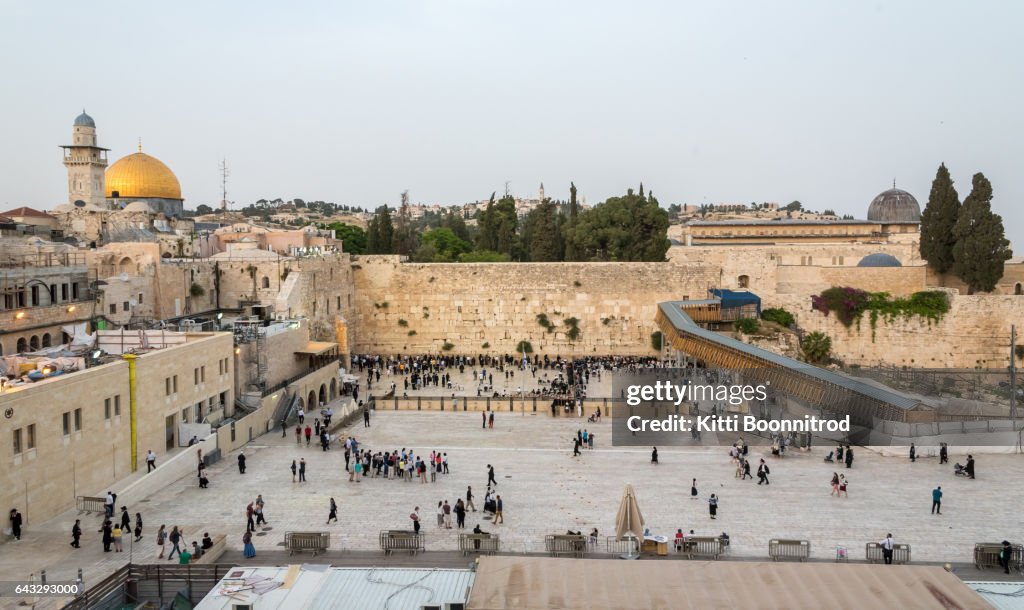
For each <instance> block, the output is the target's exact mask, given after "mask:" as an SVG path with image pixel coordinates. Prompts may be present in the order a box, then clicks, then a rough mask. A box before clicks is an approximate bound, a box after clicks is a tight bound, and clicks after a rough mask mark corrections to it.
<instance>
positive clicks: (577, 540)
mask: <svg viewBox="0 0 1024 610" xmlns="http://www.w3.org/2000/svg"><path fill="white" fill-rule="evenodd" d="M544 550H545V551H546V552H548V553H551V554H552V555H555V556H558V555H572V556H574V557H583V552H584V551H586V550H587V537H586V536H583V535H579V536H577V535H575V534H552V535H549V536H545V537H544Z"/></svg>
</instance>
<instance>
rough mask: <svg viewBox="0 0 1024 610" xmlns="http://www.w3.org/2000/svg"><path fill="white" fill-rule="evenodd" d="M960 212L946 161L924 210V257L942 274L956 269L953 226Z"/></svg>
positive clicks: (922, 230) (922, 231)
mask: <svg viewBox="0 0 1024 610" xmlns="http://www.w3.org/2000/svg"><path fill="white" fill-rule="evenodd" d="M959 214H960V197H959V196H958V195H957V192H956V189H955V188H953V180H952V178H950V177H949V170H948V169H946V164H945V163H943V164H942V165H940V166H939V169H938V171H936V172H935V180H933V181H932V190H931V192H930V193H929V194H928V205H926V206H925V208H924V212H922V213H921V246H920V251H921V258H923V259H924V260H926V261H928V264H929V265H931V266H932V267H933V268H934V269H935V270H936V271H938V272H939V273H946V272H947V271H949V270H950V269H952V268H953V246H954V245H955V244H956V237H954V236H953V227H955V226H956V224H957V217H958V216H959Z"/></svg>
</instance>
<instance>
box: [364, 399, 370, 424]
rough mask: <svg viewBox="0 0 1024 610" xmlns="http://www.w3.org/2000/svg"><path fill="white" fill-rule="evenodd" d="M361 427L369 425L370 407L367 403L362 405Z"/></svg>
mask: <svg viewBox="0 0 1024 610" xmlns="http://www.w3.org/2000/svg"><path fill="white" fill-rule="evenodd" d="M363 427H364V428H369V427H370V407H369V405H367V406H365V407H363Z"/></svg>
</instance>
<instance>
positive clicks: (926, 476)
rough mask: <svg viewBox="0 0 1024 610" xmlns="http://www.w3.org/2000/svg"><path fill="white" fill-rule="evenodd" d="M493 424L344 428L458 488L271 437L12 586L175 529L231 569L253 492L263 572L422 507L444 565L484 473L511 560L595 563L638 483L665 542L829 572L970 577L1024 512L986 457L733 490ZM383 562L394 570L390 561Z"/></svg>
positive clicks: (712, 471) (540, 420) (88, 567)
mask: <svg viewBox="0 0 1024 610" xmlns="http://www.w3.org/2000/svg"><path fill="white" fill-rule="evenodd" d="M480 422H481V419H480V416H479V413H462V412H454V413H453V412H415V411H398V412H394V411H390V412H389V411H377V412H374V413H372V416H371V426H370V427H368V428H366V427H364V426H363V422H362V420H361V419H357V421H356V422H355V423H353V424H351V425H350V426H349V427H347V428H346V429H344V430H341V431H339V434H341V435H352V436H355V437H356V438H357V439H358V440H359V442H360V446H361V448H365V449H367V450H369V451H378V450H380V451H384V450H389V451H390V450H393V449H398V450H401V449H402V448H403V447H404V448H407V449H412V450H415V451H416V452H417V453H418V454H429V452H430V451H431V450H437V451H441V452H446V453H447V454H448V459H449V464H450V472H451V474H448V475H438V476H437V481H436V482H435V483H426V484H423V483H420V482H418V481H416V480H414V481H412V482H407V481H402V480H384V479H381V478H366V479H364V480H363V481H362V482H360V483H355V482H349V481H348V476H347V474H346V473H345V471H344V454H343V451H340V450H338V449H337V448H333V449H331V450H330V451H328V452H324V451H322V450H321V449H320V447H319V446H317V445H316V443H313V444H312V445H311V446H310V447H308V448H307V447H306V446H305V441H303V443H302V445H301V446H296V443H295V440H294V435H293V434H292V433H291V430H289V433H288V434H287V436H286V437H284V438H282V437H281V435H280V434H279V433H275V432H274V431H272V432H271V433H269V434H266V435H264V436H262V437H259V438H257V439H255V440H254V441H252V442H251V443H249V444H247V445H245V446H244V447H243V449H242V451H244V453H245V455H246V458H247V462H246V463H247V469H246V473H245V474H244V475H242V474H239V472H238V469H237V466H236V456H237V452H235V453H230V454H228V455H226V456H224V457H223V459H221V460H220V461H219V462H218V463H216V464H215V465H213V466H211V467H210V468H208V471H209V478H210V487H209V488H208V489H199V488H198V486H197V484H196V480H195V479H194V478H193V477H185V478H183V479H181V480H180V481H177V482H175V483H173V484H171V485H169V486H168V487H167V488H165V489H163V490H161V491H160V492H158V493H156V494H154V495H152V496H151V497H149V498H146V499H145V500H143V501H142V502H141V503H139V504H137V505H135V506H128V511H129V513H131V514H132V515H134V513H135V512H141V513H142V515H143V519H144V521H145V524H146V526H145V531H144V533H143V536H144V537H143V539H142V540H141V541H140V542H139V543H135V544H133V545H132V546H131V548H129V542H128V538H129V536H126V542H125V552H124V553H122V554H115V553H103V551H102V546H101V544H100V539H99V538H100V537H99V535H98V534H97V533H96V529H98V528H99V525H100V522H101V515H96V514H90V515H78V514H76V512H75V511H68V512H66V513H64V514H62V515H61V516H60V517H58V518H55V519H52V520H50V521H47V522H45V523H39V524H35V523H33V524H29V526H28V527H27V528H26V530H25V532H24V533H23V539H22V540H21V541H19V542H13V543H10V544H8V545H5V548H4V552H3V553H0V571H3V573H5V574H7V575H9V576H10V577H12V578H13V577H17V578H28V577H29V575H30V574H36V575H38V574H39V573H40V571H41V570H46V571H47V575H48V579H49V580H51V581H59V580H72V579H74V578H75V576H76V572H77V570H78V569H79V568H82V569H84V578H85V580H86V583H89V582H93V583H94V582H96V580H98V579H100V578H102V577H103V576H105V575H106V574H108V573H110V572H112V571H113V570H114V569H115V568H116V567H118V566H120V565H121V564H123V563H126V562H128V561H129V560H131V561H133V562H135V563H155V562H157V561H158V560H157V553H158V551H157V547H156V542H155V532H156V529H157V528H158V527H159V525H161V524H164V525H166V526H167V528H168V529H170V528H171V526H173V525H178V526H179V527H181V528H183V530H184V531H185V533H186V534H185V537H184V540H185V541H187V542H188V543H191V542H192V541H193V540H196V541H198V540H199V539H200V538H201V537H202V535H203V533H204V532H210V534H211V535H217V534H226V535H227V547H228V552H227V554H226V556H230V557H231V558H232V560H236V559H241V556H240V553H239V552H238V551H240V549H241V546H242V543H241V538H242V534H243V533H244V532H245V521H246V517H245V507H246V505H247V504H248V503H249V502H251V501H253V500H254V499H255V498H256V495H257V494H262V495H263V498H264V500H265V502H266V508H265V515H266V518H267V521H268V522H269V523H268V524H267V526H265V527H263V526H261V527H260V528H257V532H256V534H255V535H254V537H253V542H254V545H255V546H256V550H257V555H256V557H255V558H254V559H252V560H245V562H246V563H253V564H257V565H258V564H259V563H260V562H261V554H262V556H266V555H268V554H270V555H271V556H275V557H278V558H280V554H279V553H276V552H277V551H282V550H283V548H282V547H283V540H284V535H285V532H287V531H296V530H297V531H311V530H312V531H328V532H331V535H332V545H331V552H330V555H335V554H336V553H337V552H339V551H340V554H341V556H344V554H345V553H346V552H360V551H366V552H372V551H377V549H378V546H377V543H378V539H377V537H378V532H379V530H382V529H410V528H411V523H410V521H409V513H410V512H412V510H413V508H414V507H415V506H419V507H420V514H421V518H422V523H423V532H424V533H425V534H426V543H425V546H426V549H427V551H428V552H427V554H426V556H425V560H426V561H429V557H430V555H431V553H432V552H435V551H454V550H456V549H457V548H458V544H457V538H458V534H459V533H460V532H459V530H457V529H451V530H446V529H438V528H437V527H436V523H435V519H434V515H435V512H436V508H437V503H438V502H439V501H443V500H448V502H449V503H450V504H454V502H455V500H456V499H457V498H460V497H462V498H464V497H465V493H466V487H467V486H469V485H471V486H472V487H473V492H474V496H475V503H476V505H477V508H478V509H480V508H482V503H483V494H484V491H485V489H486V481H487V470H486V465H487V464H492V465H493V466H494V468H495V474H496V478H497V481H498V486H497V488H496V491H497V492H498V493H499V494H501V496H502V499H503V501H504V514H505V523H504V524H499V525H493V524H491V523H490V521H489V520H487V519H486V518H485V517H484V513H482V512H479V511H478V512H476V513H473V512H469V513H468V514H467V517H466V526H467V529H466V531H467V532H468V531H470V530H472V528H473V527H474V526H475V525H476V524H478V523H479V524H480V525H481V527H482V529H483V530H485V531H488V532H491V533H496V534H499V535H500V536H501V544H502V551H503V552H512V553H542V552H543V551H544V546H543V540H544V536H545V535H547V534H554V533H564V532H565V531H567V530H573V531H583V532H584V533H588V532H589V531H590V530H591V529H592V528H594V527H596V528H598V530H599V532H600V534H601V540H602V545H599V548H595V549H592V550H593V551H594V552H603V539H604V536H605V535H613V531H614V526H615V513H616V510H617V507H618V504H619V500H620V498H621V495H622V490H623V488H624V486H625V485H626V484H627V483H631V484H632V485H633V486H634V487H635V489H636V492H637V497H638V499H639V503H640V508H641V510H642V512H643V515H644V517H645V520H646V526H647V527H648V528H650V529H651V531H652V533H654V534H661V535H665V536H669V537H670V538H671V537H672V535H673V534H674V532H675V531H676V530H677V529H682V530H683V531H684V532H689V530H691V529H692V530H694V532H695V533H696V534H697V535H705V536H710V535H718V534H720V533H721V532H727V533H728V534H729V536H730V538H731V548H730V550H729V555H728V556H729V557H732V558H748V559H755V558H760V559H764V558H765V557H766V551H767V544H768V540H769V539H771V538H802V539H807V540H810V541H811V544H812V550H811V557H812V559H818V560H832V559H834V557H835V551H836V547H837V546H843V547H846V548H848V549H849V551H850V555H851V558H853V559H854V560H857V559H860V558H862V554H861V551H860V549H862V548H863V545H864V544H865V543H866V542H877V541H878V540H881V539H882V538H884V537H885V535H886V533H888V532H892V533H893V535H894V537H895V540H896V541H897V542H900V543H909V544H910V545H911V546H912V548H913V561H914V563H922V562H933V563H946V562H950V563H955V564H964V563H970V561H971V553H972V550H973V545H974V543H975V542H979V541H998V540H1002V539H1004V538H1010V539H1011V540H1012V538H1013V534H1014V532H1013V531H1012V530H1009V529H1007V525H1008V524H1012V523H1015V522H1016V519H1017V518H1016V516H1015V515H1016V511H1017V506H1016V499H1015V497H1014V494H1011V493H1007V490H1008V489H1009V486H1010V485H1012V483H1011V482H1012V481H1014V480H1016V479H1017V478H1018V477H1019V476H1020V475H1021V474H1024V467H1022V466H1021V465H1020V462H1019V460H1017V459H1015V457H1014V456H1012V455H985V456H982V457H980V458H979V462H978V478H977V479H976V480H968V479H966V478H962V477H954V476H953V472H952V467H951V466H949V465H942V466H940V465H938V460H937V459H920V460H919V461H918V462H916V463H910V461H909V460H908V459H906V458H905V457H882V456H880V455H878V454H876V453H875V452H874V451H872V450H870V449H869V448H859V449H858V450H857V457H856V460H855V462H854V465H853V468H851V469H849V470H847V469H845V468H843V469H842V470H839V467H838V465H834V464H826V463H823V462H822V457H823V456H824V455H825V454H826V453H827V452H828V449H829V448H827V447H816V448H815V449H814V450H813V451H812V452H810V453H801V452H799V451H790V452H787V454H786V457H784V458H773V457H772V456H771V455H770V451H767V447H763V446H756V445H755V446H752V447H751V452H750V455H749V456H748V457H749V458H750V459H751V460H752V461H753V462H754V463H755V464H756V463H757V461H758V459H759V458H761V457H764V458H765V459H766V460H767V461H768V463H769V465H770V466H771V476H770V480H771V485H769V486H763V485H762V486H758V485H757V484H756V480H753V481H752V480H749V479H748V480H746V481H741V480H739V479H736V478H735V477H734V466H733V464H732V462H731V460H730V459H729V456H728V450H727V448H726V447H723V446H715V447H695V448H668V447H666V448H660V449H659V463H658V464H651V463H650V449H649V448H615V447H610V446H609V441H610V427H611V423H610V422H608V421H605V422H603V423H598V424H593V423H588V422H586V421H585V420H579V419H575V418H551V417H550V416H548V415H546V414H519V413H514V414H509V413H500V412H499V413H498V414H497V415H496V417H495V424H494V428H493V429H482V428H481V424H480ZM583 427H586V428H587V429H588V431H593V432H596V434H597V436H596V439H597V441H596V445H595V448H594V449H593V450H583V454H582V455H581V456H580V457H573V456H572V444H571V439H572V438H573V436H574V435H575V434H576V430H577V429H578V428H583ZM299 458H305V460H306V462H307V480H308V482H306V483H304V484H303V483H293V482H292V474H291V471H290V470H289V468H290V465H291V462H292V460H293V459H295V460H298V459H299ZM833 471H838V472H843V473H844V474H845V475H846V476H847V478H848V479H849V481H850V486H849V492H850V495H849V497H844V498H836V497H830V495H829V490H830V487H829V480H830V478H831V476H832V473H833ZM138 476H146V475H144V474H143V475H138ZM693 478H696V479H697V487H698V490H699V497H698V498H697V499H696V500H694V499H691V498H690V483H691V479H693ZM937 485H941V486H942V488H943V491H944V492H945V495H944V498H943V506H942V508H943V510H942V513H943V514H942V515H941V516H939V515H931V514H929V508H930V505H931V490H932V489H934V487H935V486H937ZM114 491H115V492H116V491H117V489H116V488H115V489H114ZM711 493H715V494H717V496H718V497H719V498H720V505H719V511H718V518H717V519H716V520H714V521H712V520H711V519H710V518H709V516H708V506H707V498H708V497H709V495H710V494H711ZM332 497H333V498H334V499H335V500H336V502H337V503H338V507H339V511H338V523H337V524H334V523H331V524H329V525H325V524H324V521H326V518H327V512H328V503H329V498H332ZM117 508H118V510H120V506H118V507H117ZM76 518H81V519H82V529H83V531H84V535H83V537H82V548H81V549H73V548H71V547H70V546H69V545H68V542H69V541H70V531H71V527H72V524H73V523H74V520H75V519H76ZM168 548H169V547H168ZM378 552H379V551H378ZM379 557H380V560H379V561H381V562H383V561H385V560H384V557H383V553H380V555H379ZM302 560H303V559H300V558H296V559H294V560H293V561H302ZM162 561H163V562H165V563H169V562H168V560H167V559H163V560H162ZM376 561H377V560H374V562H375V563H376Z"/></svg>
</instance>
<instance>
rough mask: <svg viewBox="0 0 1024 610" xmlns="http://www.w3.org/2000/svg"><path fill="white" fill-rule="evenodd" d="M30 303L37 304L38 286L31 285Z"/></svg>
mask: <svg viewBox="0 0 1024 610" xmlns="http://www.w3.org/2000/svg"><path fill="white" fill-rule="evenodd" d="M31 290H32V305H33V306H35V305H38V304H39V286H32V289H31Z"/></svg>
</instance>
